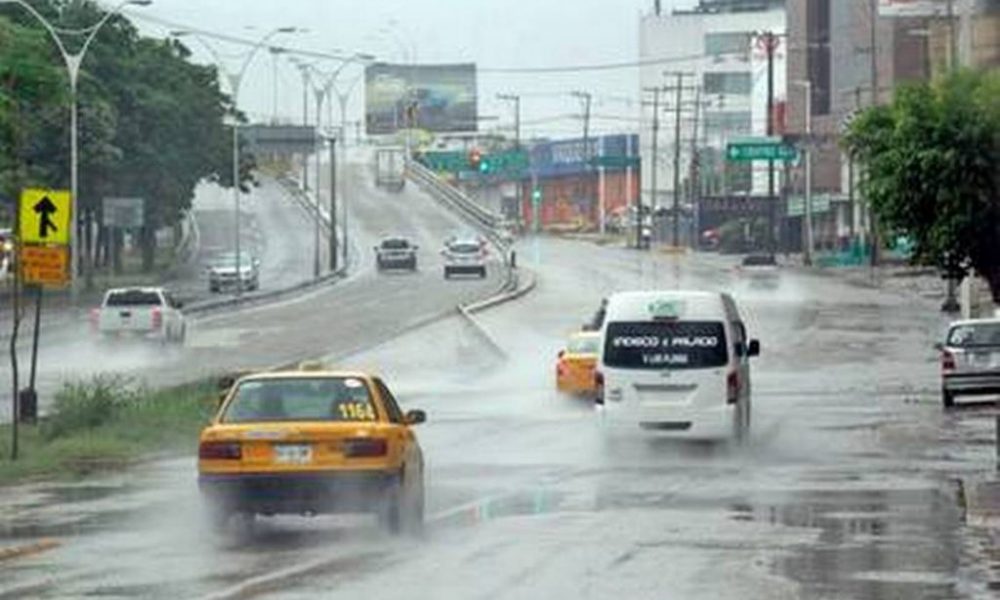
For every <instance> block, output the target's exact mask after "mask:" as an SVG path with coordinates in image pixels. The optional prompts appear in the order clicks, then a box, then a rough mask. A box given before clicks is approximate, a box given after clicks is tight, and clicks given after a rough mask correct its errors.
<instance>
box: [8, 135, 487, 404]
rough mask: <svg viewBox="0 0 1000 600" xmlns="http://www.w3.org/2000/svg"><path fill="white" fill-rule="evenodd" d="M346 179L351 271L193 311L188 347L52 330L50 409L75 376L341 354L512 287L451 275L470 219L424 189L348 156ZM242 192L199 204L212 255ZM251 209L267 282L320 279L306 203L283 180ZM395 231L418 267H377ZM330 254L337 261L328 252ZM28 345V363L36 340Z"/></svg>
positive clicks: (176, 371) (148, 374) (202, 283)
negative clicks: (411, 243)
mask: <svg viewBox="0 0 1000 600" xmlns="http://www.w3.org/2000/svg"><path fill="white" fill-rule="evenodd" d="M362 158H363V155H362ZM343 176H344V177H345V180H346V181H345V185H344V190H345V192H346V193H347V194H348V195H349V197H350V199H351V202H350V213H351V218H350V225H349V231H350V236H349V239H350V245H351V247H352V249H353V250H352V252H350V253H349V254H350V256H351V261H352V268H351V270H350V275H349V277H348V279H347V280H344V281H340V282H336V283H335V284H333V285H328V286H324V287H321V288H318V289H316V290H314V291H311V292H307V293H305V294H302V295H300V296H296V297H294V298H291V299H288V300H283V301H280V302H277V303H271V304H267V305H262V306H257V307H251V308H240V309H233V310H229V311H223V312H218V313H213V314H210V315H206V316H200V317H197V318H193V319H191V318H189V320H188V338H187V340H186V342H185V344H184V346H183V347H182V348H178V347H172V346H166V347H160V346H158V345H156V344H124V345H107V344H98V343H97V341H96V340H95V339H94V338H93V336H91V335H90V332H89V329H88V327H87V325H86V324H85V323H74V324H72V325H67V326H66V327H64V328H60V329H59V330H58V331H55V332H52V333H50V332H48V331H46V332H45V333H44V335H43V338H42V347H41V351H40V353H39V363H40V365H41V367H40V372H39V381H38V389H39V394H40V402H41V404H42V406H43V409H44V407H45V406H46V405H48V404H49V403H50V402H51V401H52V398H53V395H54V394H55V392H56V391H57V390H58V389H59V387H60V386H61V385H62V382H63V381H66V380H68V379H80V378H87V377H90V376H93V375H95V374H100V373H110V372H115V373H125V374H128V375H132V376H135V377H138V378H139V379H141V380H143V381H145V382H146V383H148V384H150V385H169V384H174V383H178V382H181V381H192V380H195V379H197V378H199V377H203V376H207V375H214V374H217V373H219V372H220V371H224V370H231V369H234V368H246V367H248V366H249V367H264V366H271V365H276V364H283V363H287V362H289V361H294V360H301V359H304V358H309V357H314V356H316V355H317V354H321V353H327V352H331V351H337V352H340V353H342V354H349V353H351V352H353V351H357V350H358V349H360V348H363V347H365V346H367V345H371V344H373V343H376V342H378V341H381V340H384V339H387V338H388V337H391V336H392V335H395V334H397V333H398V332H399V331H401V330H402V329H404V328H406V327H410V326H412V325H413V324H415V323H417V322H419V321H423V320H426V319H428V318H431V317H433V316H435V315H439V314H442V313H445V312H449V311H453V310H454V308H455V306H456V305H457V304H458V303H461V302H468V301H471V300H474V299H478V298H481V297H483V296H485V295H488V294H489V293H490V292H492V291H493V290H495V289H497V288H498V287H499V286H500V284H501V278H502V275H503V273H502V269H501V268H500V267H499V266H497V265H494V266H493V267H494V268H491V269H490V273H489V277H488V278H487V279H485V280H478V279H465V280H455V281H451V282H447V283H445V282H444V281H443V279H442V276H441V270H440V260H439V256H438V255H437V250H438V248H440V247H441V244H442V241H443V240H444V239H445V237H447V235H449V234H450V233H452V232H453V231H455V230H457V229H464V225H463V224H462V223H461V222H460V221H459V220H458V219H457V218H456V217H454V216H453V215H452V214H450V213H448V212H446V211H444V210H443V209H441V208H440V207H439V206H438V205H437V204H436V203H435V202H434V201H433V200H431V199H430V198H429V197H427V196H426V195H424V194H422V193H420V192H419V191H418V190H416V188H415V187H412V186H411V187H408V188H407V190H406V191H404V192H403V193H399V194H392V193H386V192H383V191H381V190H378V189H376V188H375V187H374V185H373V184H372V182H371V175H370V173H369V167H368V165H367V163H364V162H358V163H351V164H348V165H346V166H345V167H343ZM230 201H231V196H229V195H227V194H225V193H224V191H222V193H217V192H212V191H209V192H207V193H205V195H204V199H203V201H202V203H201V204H200V205H199V210H200V211H201V212H200V214H199V228H200V230H201V233H200V235H201V238H202V246H201V247H202V253H201V254H202V256H201V257H200V258H201V259H203V260H204V259H207V257H210V256H212V255H213V254H215V253H217V252H218V251H220V250H222V249H225V248H227V247H228V244H229V243H230V241H231V240H230V237H231V235H230V234H231V232H232V218H231V215H232V213H231V212H227V210H226V206H227V205H228V204H229V203H230ZM202 206H204V210H203V211H202V209H201V207H202ZM244 207H245V218H244V228H243V243H244V245H245V247H246V248H248V249H257V250H258V251H259V252H260V257H261V261H262V273H261V288H262V289H263V290H266V289H270V288H273V287H283V286H286V285H289V284H294V283H297V282H300V281H302V280H304V279H308V278H311V277H312V272H313V252H314V250H313V248H314V246H313V228H312V224H311V220H310V219H309V217H308V216H307V215H306V214H304V213H303V211H302V208H301V207H299V206H297V205H296V204H295V201H294V200H292V199H291V198H290V197H289V196H288V195H287V194H285V193H284V192H283V191H282V190H281V189H280V188H279V187H278V186H277V184H276V183H273V182H268V183H265V185H264V186H263V187H262V188H258V189H257V191H256V193H255V195H253V196H252V197H251V198H250V199H248V200H247V201H245V202H244ZM303 227H305V228H306V231H305V232H303V230H302V228H303ZM388 234H404V235H409V236H411V237H412V238H413V239H414V240H415V241H416V242H417V243H418V244H420V246H421V250H420V253H419V260H420V270H419V271H418V273H415V274H413V273H391V272H390V273H385V274H376V273H375V272H374V269H373V265H374V260H375V259H374V251H373V250H372V247H373V246H374V245H375V244H376V243H377V241H378V240H379V239H380V237H381V236H382V235H388ZM324 246H325V244H324ZM323 257H324V260H325V257H326V253H325V252H324V253H323ZM324 264H325V263H324ZM192 271H193V272H192V273H190V277H189V278H186V279H184V280H183V281H182V282H179V283H178V284H177V285H175V286H172V288H173V289H179V294H181V295H184V294H185V293H189V294H197V293H201V294H207V288H208V284H207V281H206V280H205V279H204V274H203V273H202V269H201V267H200V266H195V267H192ZM198 290H202V291H201V292H198ZM332 331H335V332H336V335H332ZM22 352H23V355H22V361H23V362H22V365H23V364H26V362H27V361H26V358H27V349H25V350H23V351H22ZM9 377H10V372H9V369H0V389H8V388H9V387H10V384H9V383H8V382H9ZM22 377H23V375H22ZM0 420H9V406H8V405H7V404H6V403H4V406H3V407H2V408H0Z"/></svg>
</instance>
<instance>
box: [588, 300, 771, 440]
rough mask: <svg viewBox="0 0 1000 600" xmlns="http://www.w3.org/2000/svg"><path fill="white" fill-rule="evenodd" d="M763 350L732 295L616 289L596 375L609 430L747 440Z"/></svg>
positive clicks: (599, 398)
mask: <svg viewBox="0 0 1000 600" xmlns="http://www.w3.org/2000/svg"><path fill="white" fill-rule="evenodd" d="M758 354H760V343H759V342H758V341H757V340H752V339H750V338H749V337H747V333H746V328H745V327H744V324H743V319H742V318H741V317H740V313H739V311H738V310H737V308H736V303H735V301H734V300H733V299H732V297H730V296H729V295H728V294H723V293H716V292H697V291H643V292H623V293H617V294H613V295H612V296H610V297H609V298H608V303H607V307H606V309H605V317H604V322H603V324H602V326H601V353H600V358H599V360H598V365H597V374H596V378H597V384H598V387H599V389H600V390H601V391H600V393H599V396H598V401H597V403H598V405H599V408H600V409H601V410H600V413H601V415H602V420H603V422H604V424H605V426H606V428H607V429H608V430H609V433H616V432H626V433H628V434H634V433H639V432H645V433H647V434H651V435H656V436H663V437H679V438H690V439H720V438H722V439H725V438H736V439H742V438H744V437H745V436H746V435H747V432H748V431H749V427H750V359H751V358H752V357H754V356H757V355H758Z"/></svg>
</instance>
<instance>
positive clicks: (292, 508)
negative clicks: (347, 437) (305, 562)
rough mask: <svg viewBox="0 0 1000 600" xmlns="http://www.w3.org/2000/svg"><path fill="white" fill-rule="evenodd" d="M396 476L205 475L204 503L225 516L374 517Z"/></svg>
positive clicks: (200, 481)
mask: <svg viewBox="0 0 1000 600" xmlns="http://www.w3.org/2000/svg"><path fill="white" fill-rule="evenodd" d="M397 483H398V477H397V476H396V475H394V474H391V473H386V472H384V471H361V472H350V473H344V472H319V473H282V474H273V473H238V474H228V473H227V474H206V473H203V474H201V475H200V476H199V477H198V488H199V490H200V492H201V495H202V497H203V499H204V500H205V501H207V502H209V503H211V504H212V505H213V506H215V507H216V508H220V509H223V510H226V511H228V512H249V513H260V514H303V513H316V514H319V513H339V512H374V511H377V510H378V509H379V507H380V506H381V500H382V499H383V498H384V497H385V495H386V493H387V492H388V491H390V490H391V488H392V487H393V486H395V485H397Z"/></svg>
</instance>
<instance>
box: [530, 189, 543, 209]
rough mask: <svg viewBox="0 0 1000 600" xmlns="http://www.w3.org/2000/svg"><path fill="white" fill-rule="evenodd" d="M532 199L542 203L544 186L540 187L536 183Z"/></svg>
mask: <svg viewBox="0 0 1000 600" xmlns="http://www.w3.org/2000/svg"><path fill="white" fill-rule="evenodd" d="M531 201H532V202H534V203H535V204H541V203H542V188H541V187H539V186H537V185H536V186H535V187H534V189H532V190H531Z"/></svg>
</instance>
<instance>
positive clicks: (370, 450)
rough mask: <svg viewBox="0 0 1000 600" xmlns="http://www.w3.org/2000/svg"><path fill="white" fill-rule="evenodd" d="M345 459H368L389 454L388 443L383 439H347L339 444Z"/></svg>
mask: <svg viewBox="0 0 1000 600" xmlns="http://www.w3.org/2000/svg"><path fill="white" fill-rule="evenodd" d="M341 449H342V450H343V452H344V456H345V457H347V458H369V457H374V456H385V455H386V454H388V453H389V442H388V441H386V440H385V439H383V438H349V439H346V440H344V442H343V443H342V444H341Z"/></svg>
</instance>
